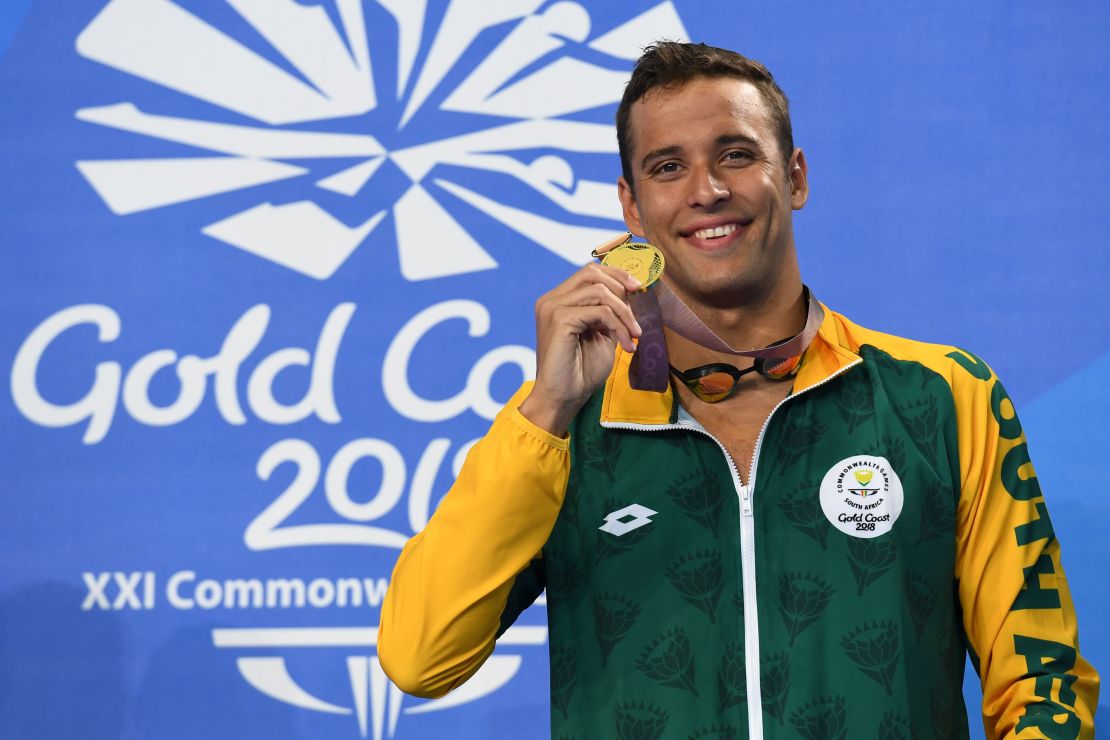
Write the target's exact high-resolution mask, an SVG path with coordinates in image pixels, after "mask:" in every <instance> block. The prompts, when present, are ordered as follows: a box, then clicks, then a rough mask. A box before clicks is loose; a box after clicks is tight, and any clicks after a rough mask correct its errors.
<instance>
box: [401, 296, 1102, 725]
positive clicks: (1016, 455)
mask: <svg viewBox="0 0 1110 740" xmlns="http://www.w3.org/2000/svg"><path fill="white" fill-rule="evenodd" d="M629 359H630V356H629V355H627V354H626V353H624V352H623V351H621V350H620V349H619V348H618V350H617V358H616V362H615V365H614V369H613V372H612V374H611V375H610V377H609V379H608V381H607V383H606V385H605V387H604V389H603V390H602V391H599V392H598V393H597V394H595V396H594V397H593V398H592V399H591V401H590V402H589V403H588V404H587V405H586V406H585V407H584V408H583V409H582V411H581V412H580V413H579V414H578V415H577V417H576V418H575V420H574V422H573V424H572V426H571V428H570V430H569V435H568V437H567V438H562V439H560V438H557V437H554V436H553V435H551V434H548V433H547V432H545V431H544V430H542V429H540V428H538V427H536V426H535V425H533V424H531V423H530V422H529V421H528V420H527V419H525V418H524V417H523V416H522V415H521V414H520V412H519V411H518V410H517V407H518V405H519V404H520V402H521V401H522V400H523V399H524V398H525V397H526V396H527V394H528V392H529V388H530V386H529V385H527V384H526V385H525V387H523V388H522V389H521V390H520V391H519V392H518V393H517V394H516V395H515V396H514V397H513V399H512V400H510V402H509V403H508V404H507V405H506V407H505V409H504V410H503V411H502V412H501V413H500V414H499V415H498V417H497V418H496V419H495V421H494V422H493V425H492V427H491V428H490V431H489V433H488V434H487V435H486V436H485V437H484V438H483V439H482V440H481V441H480V442H479V443H478V444H477V445H475V447H474V448H473V449H472V451H471V452H470V454H469V456H468V458H467V461H466V463H465V465H464V467H463V469H462V471H461V472H460V475H459V477H458V479H457V481H456V483H455V485H454V487H453V488H452V489H451V491H450V492H449V493H448V494H447V496H446V497H445V498H444V500H443V501H442V503H441V504H440V506H439V508H438V510H437V511H436V513H435V515H434V516H433V518H432V519H431V521H430V522H429V524H428V526H427V527H426V528H425V530H424V531H423V532H422V533H420V534H418V535H417V536H415V537H414V538H413V539H412V540H411V541H410V542H409V543H408V544H407V545H406V547H405V548H404V550H403V551H402V553H401V555H400V558H399V560H398V562H397V566H396V570H395V571H394V574H393V580H392V583H391V586H390V590H389V593H388V595H387V597H386V600H385V603H384V605H383V609H382V621H381V627H380V635H379V656H380V659H381V661H382V665H383V667H384V668H385V669H386V671H387V673H388V674H389V675H390V677H391V678H392V679H393V680H394V681H395V682H396V683H397V684H398V685H399V686H400V687H401V688H402V689H404V690H405V691H408V692H410V693H413V694H416V695H420V696H440V695H442V694H444V693H446V692H448V691H450V690H451V689H452V688H454V687H456V686H458V685H460V684H461V683H462V682H464V681H465V680H466V679H467V678H468V677H469V676H471V675H472V674H473V673H474V672H475V671H476V670H477V669H478V668H479V667H480V665H481V664H482V662H483V661H484V660H485V659H486V658H487V657H488V656H489V655H490V653H491V652H492V651H493V649H494V644H495V638H496V636H497V635H499V634H500V633H501V632H503V631H504V630H505V629H506V628H507V627H508V626H509V625H510V624H511V623H512V621H513V620H514V619H515V618H516V616H517V615H518V614H519V613H520V612H521V611H522V610H523V609H524V608H526V607H527V606H528V605H529V604H530V603H531V602H532V601H533V600H534V599H535V598H536V596H537V595H538V594H539V593H540V592H541V591H542V590H543V589H544V588H546V589H547V611H548V619H549V627H550V657H551V708H552V715H551V724H552V737H553V738H566V739H568V740H569V739H571V738H575V739H577V740H601V739H604V738H617V739H618V740H640V739H647V740H669V739H672V738H673V739H674V740H685V739H687V738H689V739H691V740H693V739H695V738H697V739H706V740H708V739H713V740H717V739H718V738H729V739H732V738H807V739H808V740H818V739H823V738H871V737H877V738H911V737H912V738H921V739H924V738H945V739H948V738H960V737H967V736H968V723H967V714H966V710H965V707H964V703H963V698H962V694H961V684H962V676H963V667H964V655H965V649H966V650H967V652H968V653H970V655H971V658H972V662H973V664H974V665H975V667H976V669H977V670H978V672H979V675H980V678H981V681H982V686H983V696H984V699H983V707H982V711H983V722H984V725H985V728H986V732H987V736H988V737H1006V738H1010V737H1016V738H1035V737H1041V738H1053V739H1055V738H1093V737H1094V710H1095V707H1096V706H1097V703H1098V684H1099V679H1098V676H1097V674H1096V673H1095V671H1094V669H1093V668H1092V667H1091V666H1090V665H1089V664H1088V663H1087V662H1086V661H1084V660H1083V658H1082V657H1081V656H1080V654H1079V649H1078V648H1079V646H1078V636H1077V628H1076V622H1075V613H1074V609H1073V607H1072V601H1071V597H1070V594H1069V591H1068V584H1067V581H1066V579H1065V577H1064V572H1063V569H1062V567H1061V563H1060V547H1059V544H1058V542H1057V540H1056V537H1055V535H1054V532H1053V529H1052V524H1051V521H1050V519H1049V515H1048V511H1047V509H1046V504H1045V498H1044V497H1043V495H1042V491H1041V488H1040V485H1039V483H1038V481H1037V478H1036V476H1035V474H1034V472H1033V469H1032V465H1031V463H1030V459H1029V454H1028V450H1027V447H1026V443H1025V438H1024V435H1023V433H1022V429H1021V424H1020V422H1019V421H1018V419H1017V417H1016V415H1015V413H1014V409H1013V405H1012V404H1011V402H1010V399H1009V398H1008V396H1007V394H1006V391H1005V389H1004V388H1003V387H1002V384H1001V383H1000V382H999V381H998V378H997V377H995V375H994V374H993V372H992V371H991V370H990V368H989V367H988V366H987V365H986V364H984V363H983V362H982V361H981V360H979V359H978V358H977V357H975V356H974V355H972V354H970V353H969V352H965V351H962V350H959V349H956V348H954V347H947V346H940V345H931V344H923V343H920V342H914V341H910V340H906V339H901V338H898V337H893V336H890V335H886V334H881V333H878V332H874V331H871V330H868V329H864V328H861V327H859V326H856V325H855V324H853V323H851V322H850V321H848V320H847V319H845V318H844V317H843V316H840V315H838V314H836V313H833V312H831V311H828V310H826V314H825V319H824V321H823V323H822V325H821V328H820V331H819V333H818V336H817V337H816V339H815V340H814V341H813V342H812V343H811V345H810V347H809V348H808V349H807V350H806V353H805V355H804V357H803V361H802V364H801V367H800V369H799V372H798V375H797V376H796V378H795V379H794V387H793V389H792V392H791V394H790V396H788V397H787V398H786V400H784V401H783V402H782V403H781V404H780V405H779V406H778V407H776V409H775V410H774V411H773V412H772V413H771V415H770V416H769V418H768V420H767V421H766V423H765V424H764V426H763V428H762V430H761V432H760V435H759V438H758V440H757V443H756V448H755V452H754V455H753V462H752V466H751V469H750V470H746V471H740V470H737V468H736V465H735V464H734V463H733V462H732V460H731V459H730V458H729V456H728V453H727V452H726V451H725V448H724V447H723V446H722V445H721V444H719V443H718V442H717V441H716V440H715V439H714V438H713V437H711V436H710V435H709V434H708V433H707V432H705V430H704V429H702V428H701V427H700V425H698V423H697V422H696V421H694V420H693V419H692V417H690V416H689V415H688V414H686V413H685V412H684V411H683V410H682V409H681V407H680V406H679V404H678V402H677V397H676V395H675V394H674V393H673V391H668V392H666V393H663V394H658V393H650V392H641V391H635V390H632V389H631V388H630V387H629V385H628V364H629Z"/></svg>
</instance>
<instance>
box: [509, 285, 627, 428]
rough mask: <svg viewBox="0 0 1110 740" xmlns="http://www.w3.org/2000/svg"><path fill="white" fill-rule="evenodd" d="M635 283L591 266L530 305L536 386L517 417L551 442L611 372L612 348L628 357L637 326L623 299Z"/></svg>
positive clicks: (625, 298)
mask: <svg viewBox="0 0 1110 740" xmlns="http://www.w3.org/2000/svg"><path fill="white" fill-rule="evenodd" d="M639 288H640V283H639V281H637V280H636V279H635V278H633V277H632V276H631V275H629V274H628V273H627V272H625V271H624V270H619V269H617V268H615V267H607V266H605V265H600V264H597V263H591V264H588V265H586V266H585V267H583V268H582V269H581V270H579V271H578V272H576V273H574V274H573V275H571V276H570V277H569V278H568V279H567V280H565V281H564V282H562V283H560V284H559V285H558V286H556V287H555V289H554V290H552V291H551V292H549V293H546V294H545V295H543V296H541V297H540V299H539V300H538V301H536V382H535V385H534V386H533V387H532V393H531V394H530V395H529V396H528V398H526V399H524V402H523V403H521V404H520V413H522V414H524V416H525V417H526V418H527V419H528V420H529V421H531V422H532V423H533V424H535V425H536V426H539V427H541V428H543V429H546V430H547V431H549V432H551V433H552V434H554V435H555V436H557V437H562V436H563V435H564V434H566V430H567V427H568V426H569V425H570V421H571V419H573V418H574V415H575V414H576V413H578V410H579V409H581V408H582V406H583V405H585V403H586V401H587V400H589V398H590V396H591V395H593V393H594V391H596V390H597V389H598V388H600V387H601V385H602V384H603V383H604V382H605V379H606V378H607V377H608V376H609V373H610V372H611V371H612V369H613V355H614V353H615V351H616V343H617V342H620V344H621V347H623V348H624V350H625V351H626V352H633V351H635V349H636V345H635V344H634V343H633V341H632V340H633V338H634V337H639V336H640V325H639V324H637V323H636V318H635V317H634V316H633V315H632V309H631V308H629V306H628V297H629V296H630V295H631V294H632V293H634V292H635V291H637V290H639Z"/></svg>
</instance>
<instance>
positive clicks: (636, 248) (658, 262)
mask: <svg viewBox="0 0 1110 740" xmlns="http://www.w3.org/2000/svg"><path fill="white" fill-rule="evenodd" d="M601 264H603V265H608V266H609V267H616V268H619V269H621V270H624V271H625V272H627V273H628V274H629V275H631V276H632V277H634V278H636V279H637V280H639V281H640V284H641V285H643V286H644V289H646V288H647V287H648V286H649V285H651V284H652V283H654V282H655V281H656V280H658V279H659V276H660V275H662V274H663V253H662V252H660V251H659V250H658V249H657V248H656V247H655V246H653V245H651V244H645V243H642V242H625V243H624V244H621V245H620V246H618V247H615V248H613V249H612V250H610V251H609V252H606V253H605V254H603V255H601Z"/></svg>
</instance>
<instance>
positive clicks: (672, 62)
mask: <svg viewBox="0 0 1110 740" xmlns="http://www.w3.org/2000/svg"><path fill="white" fill-rule="evenodd" d="M697 77H734V78H736V79H740V80H747V81H748V82H750V83H752V84H753V85H755V87H756V89H757V90H759V92H760V94H761V95H762V96H763V99H764V101H766V103H767V109H768V112H769V113H770V115H771V124H772V125H773V126H774V127H775V129H776V135H777V136H776V138H777V139H778V145H779V150H780V152H781V154H782V158H783V167H786V165H787V164H788V163H789V161H790V155H791V154H793V153H794V134H793V132H792V130H791V127H790V104H789V101H787V99H786V94H785V93H783V91H782V88H780V87H779V86H778V83H776V82H775V78H774V77H773V76H772V75H771V72H770V70H768V69H767V68H766V67H764V66H763V65H762V64H760V63H759V62H757V61H755V60H754V59H748V58H747V57H746V56H743V55H742V54H737V53H736V52H734V51H729V50H728V49H719V48H717V47H716V46H708V45H706V44H690V43H682V42H679V41H659V42H657V43H655V44H652V45H651V46H649V47H647V48H646V49H644V53H643V54H642V55H641V56H640V58H639V59H638V60H636V66H635V67H633V69H632V77H631V79H629V80H628V85H626V86H625V88H624V96H623V97H622V98H621V104H620V106H618V107H617V148H618V150H619V151H620V157H621V172H622V174H623V175H624V179H625V182H627V183H628V187H629V188H631V187H632V165H631V163H630V162H629V157H630V156H631V155H632V132H631V131H630V130H629V126H628V117H629V114H630V112H631V110H632V104H633V103H635V102H636V101H638V100H640V99H642V98H643V97H644V96H645V95H647V94H648V92H650V91H651V90H654V89H655V88H668V87H678V86H680V85H683V84H685V83H687V82H689V81H690V80H692V79H695V78H697Z"/></svg>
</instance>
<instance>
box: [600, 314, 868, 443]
mask: <svg viewBox="0 0 1110 740" xmlns="http://www.w3.org/2000/svg"><path fill="white" fill-rule="evenodd" d="M821 307H822V308H824V309H825V318H824V319H823V320H822V321H821V328H820V329H818V331H817V336H816V337H814V339H813V341H812V342H811V343H810V345H809V347H807V348H806V351H805V353H804V354H803V355H802V363H801V366H800V367H799V368H798V375H797V376H796V377H795V378H794V390H793V391H792V393H793V394H797V393H800V392H802V391H804V390H806V389H808V388H812V387H813V386H815V385H817V384H818V383H821V382H823V381H824V380H826V379H828V378H829V377H831V376H833V375H836V374H837V373H839V372H840V371H841V370H843V369H844V368H846V367H848V366H849V365H852V364H854V363H856V362H859V361H860V356H859V354H858V353H857V352H856V351H855V347H853V346H852V345H851V343H850V341H849V339H848V336H847V334H846V331H845V322H846V320H845V319H844V317H843V316H841V315H840V314H837V313H833V312H832V311H830V310H829V309H828V307H827V306H825V305H824V304H821ZM631 362H632V355H631V354H629V353H627V352H625V351H624V350H623V349H621V348H620V345H617V354H616V359H615V361H614V362H613V371H612V372H611V373H610V374H609V378H608V380H606V381H605V394H604V396H603V398H602V402H601V423H602V424H637V425H652V426H657V425H665V424H673V423H674V422H675V419H676V418H677V415H678V403H677V398H676V396H675V392H674V388H673V387H668V388H667V390H666V391H664V392H663V393H655V392H652V391H638V390H634V389H633V388H632V387H631V386H630V385H629V384H628V366H629V364H630V363H631Z"/></svg>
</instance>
